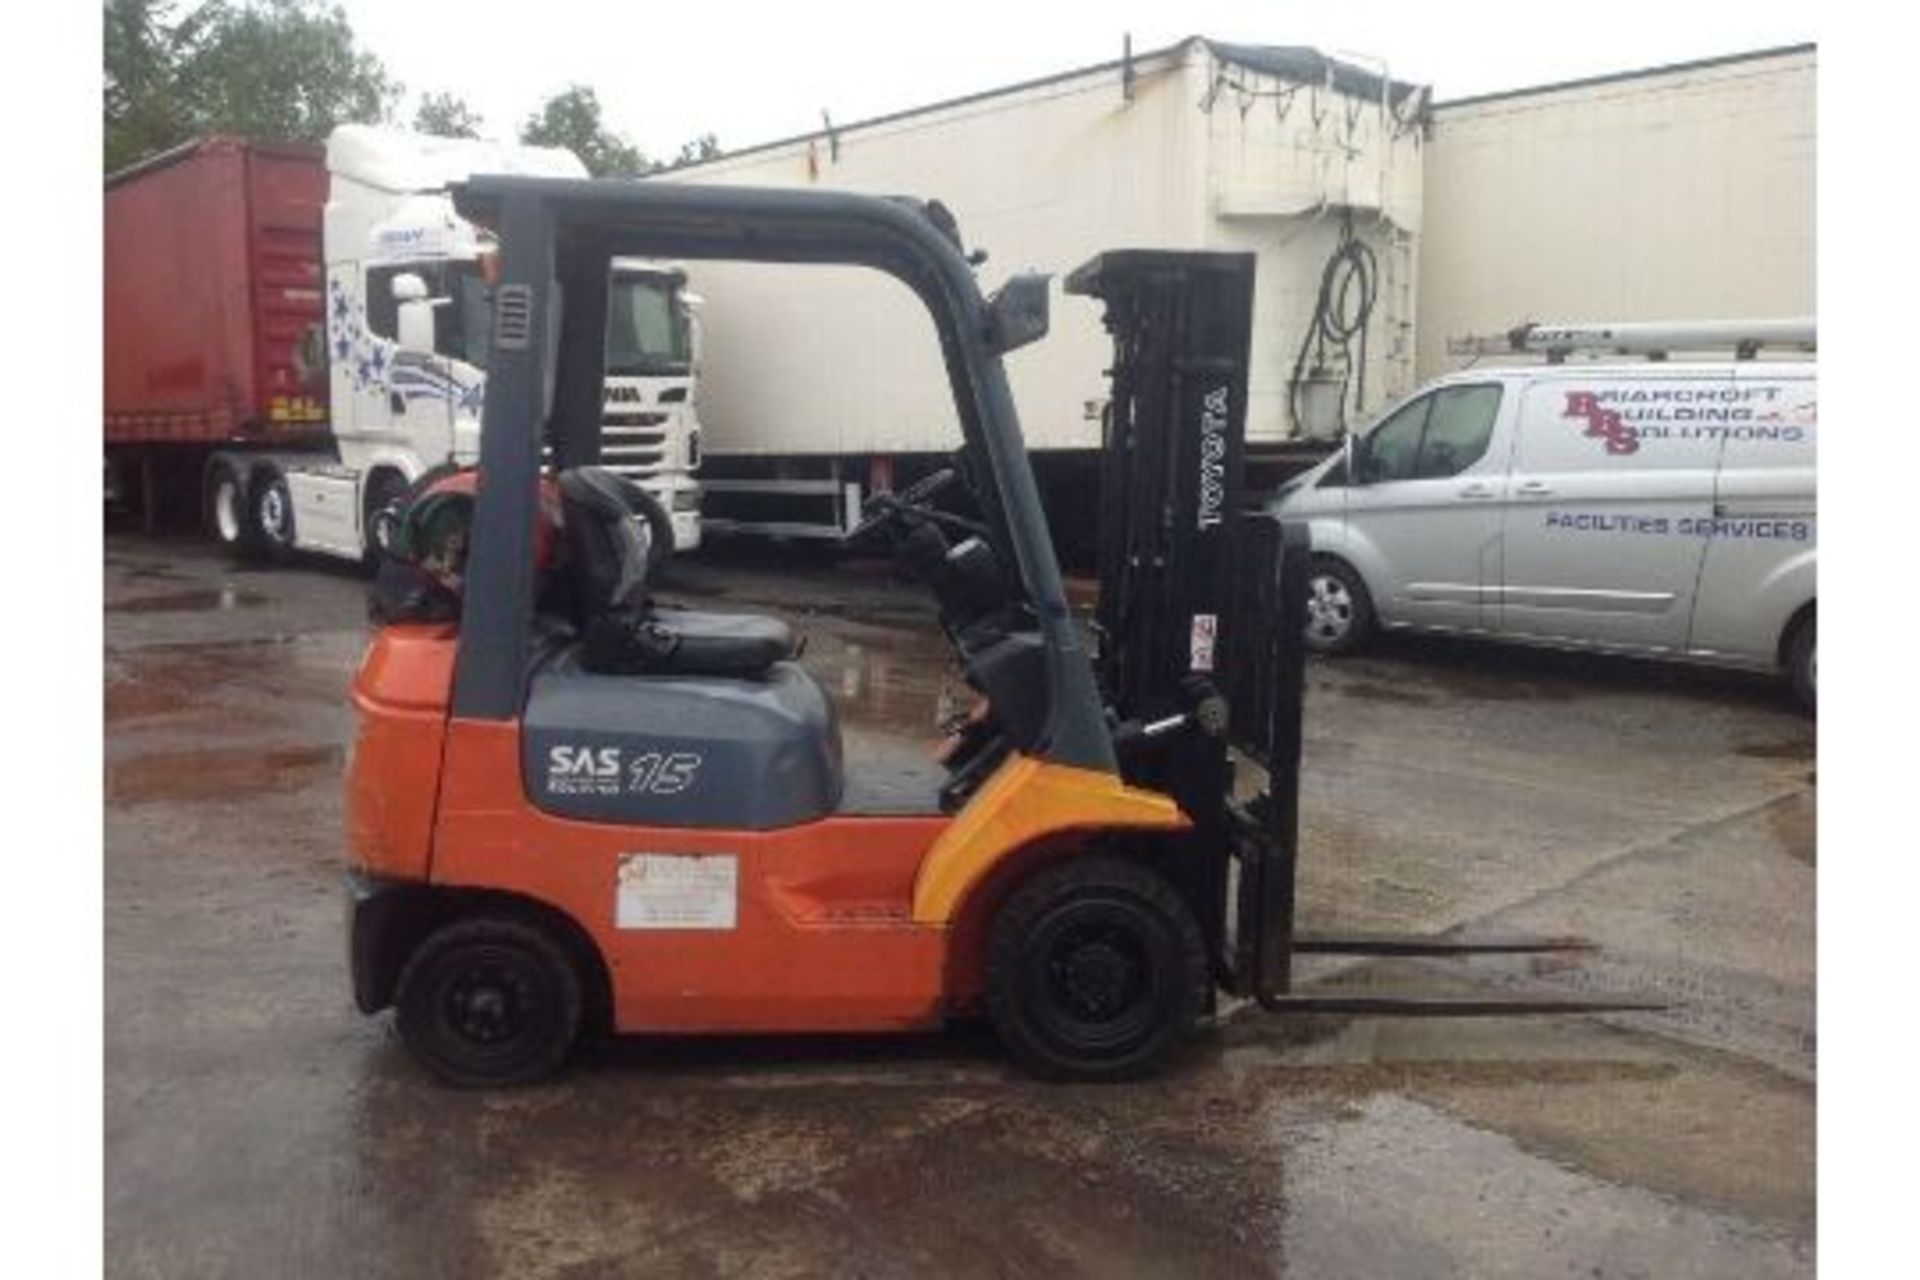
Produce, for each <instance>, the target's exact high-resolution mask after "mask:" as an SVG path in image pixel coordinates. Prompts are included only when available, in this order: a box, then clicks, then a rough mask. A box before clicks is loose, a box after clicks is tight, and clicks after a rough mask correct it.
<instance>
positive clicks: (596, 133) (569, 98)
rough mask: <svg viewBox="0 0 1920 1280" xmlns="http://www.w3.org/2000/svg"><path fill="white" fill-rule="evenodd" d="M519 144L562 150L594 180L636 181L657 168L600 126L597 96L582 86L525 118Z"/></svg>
mask: <svg viewBox="0 0 1920 1280" xmlns="http://www.w3.org/2000/svg"><path fill="white" fill-rule="evenodd" d="M520 141H522V142H526V143H531V144H533V145H534V146H540V147H565V148H566V149H567V150H569V151H571V152H573V154H575V155H577V156H579V157H580V163H582V164H584V165H586V166H587V172H588V173H591V174H592V175H593V176H594V177H596V178H636V177H639V176H640V175H642V174H645V173H651V172H652V171H653V170H654V169H657V168H658V167H659V166H658V165H656V164H654V163H653V162H652V161H651V160H649V159H647V157H646V156H644V155H642V154H641V153H640V149H639V148H638V147H635V146H634V145H633V144H632V143H631V142H628V141H627V140H626V139H625V138H623V137H621V136H620V135H619V134H617V133H614V132H612V131H610V130H608V129H607V128H606V127H605V126H604V125H603V124H601V122H600V98H599V95H597V94H595V93H594V91H593V90H592V89H589V88H588V87H587V86H585V85H583V84H575V85H569V86H567V88H566V90H565V91H564V92H561V93H556V94H554V95H553V97H551V98H549V99H547V101H546V104H545V105H544V106H542V107H541V108H540V110H538V111H536V112H534V113H533V114H532V115H530V116H528V117H527V122H526V123H525V124H524V125H522V126H521V127H520Z"/></svg>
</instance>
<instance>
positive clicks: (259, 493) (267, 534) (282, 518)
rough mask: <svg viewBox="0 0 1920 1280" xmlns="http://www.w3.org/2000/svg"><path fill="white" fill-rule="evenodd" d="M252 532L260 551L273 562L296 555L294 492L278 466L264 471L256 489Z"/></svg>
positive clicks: (262, 470) (262, 469) (266, 468)
mask: <svg viewBox="0 0 1920 1280" xmlns="http://www.w3.org/2000/svg"><path fill="white" fill-rule="evenodd" d="M251 507H252V514H253V519H252V521H251V526H252V527H251V532H252V534H253V538H254V541H255V542H256V543H257V544H258V546H259V547H260V549H261V550H262V551H264V552H266V553H267V556H268V557H269V558H270V559H273V560H281V561H284V560H286V559H287V558H288V557H290V556H292V555H293V493H292V491H291V490H289V489H288V488H287V478H286V477H285V476H284V475H282V474H281V473H280V469H279V468H278V467H273V466H264V467H262V468H260V478H259V480H257V481H256V482H255V483H254V486H253V502H252V504H251Z"/></svg>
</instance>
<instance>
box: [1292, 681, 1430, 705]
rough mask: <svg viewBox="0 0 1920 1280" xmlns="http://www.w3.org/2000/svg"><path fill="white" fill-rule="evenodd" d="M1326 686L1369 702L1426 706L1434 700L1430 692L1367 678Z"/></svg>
mask: <svg viewBox="0 0 1920 1280" xmlns="http://www.w3.org/2000/svg"><path fill="white" fill-rule="evenodd" d="M1316 687H1318V686H1316ZM1326 687H1327V688H1328V689H1330V690H1332V689H1335V688H1337V691H1338V692H1340V693H1342V694H1345V695H1346V696H1347V697H1349V698H1364V699H1366V700H1367V701H1369V702H1397V703H1400V704H1402V705H1405V706H1414V707H1427V706H1432V705H1433V703H1434V701H1435V699H1434V698H1433V697H1432V695H1430V694H1425V693H1420V692H1418V691H1416V690H1413V689H1407V688H1403V687H1401V686H1400V685H1397V684H1380V683H1376V682H1373V681H1367V680H1360V681H1355V682H1354V683H1352V684H1347V685H1340V686H1333V685H1328V686H1326Z"/></svg>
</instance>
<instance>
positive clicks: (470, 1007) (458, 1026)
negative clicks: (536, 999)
mask: <svg viewBox="0 0 1920 1280" xmlns="http://www.w3.org/2000/svg"><path fill="white" fill-rule="evenodd" d="M531 1003H532V992H531V990H530V989H529V988H528V986H527V983H526V982H525V980H524V979H519V978H516V977H515V976H514V975H511V974H507V973H502V972H499V971H496V970H482V971H477V972H475V973H471V974H468V975H466V976H465V977H463V978H461V979H460V980H459V981H457V982H455V983H454V984H453V985H452V986H451V987H450V988H449V989H448V992H447V1010H446V1011H447V1022H448V1024H449V1025H450V1026H452V1028H453V1029H454V1030H455V1031H457V1032H459V1034H460V1035H461V1036H462V1037H464V1038H465V1039H467V1040H468V1041H471V1042H472V1043H474V1044H480V1045H497V1044H501V1043H504V1042H506V1041H509V1040H512V1039H514V1038H515V1037H517V1036H519V1035H520V1034H522V1033H523V1032H524V1030H525V1029H526V1025H527V1013H528V1010H529V1007H530V1005H531Z"/></svg>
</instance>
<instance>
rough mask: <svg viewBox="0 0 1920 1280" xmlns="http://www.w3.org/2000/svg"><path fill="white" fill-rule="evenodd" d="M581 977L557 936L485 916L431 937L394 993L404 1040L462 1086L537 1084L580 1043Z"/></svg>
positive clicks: (422, 1058) (432, 1067) (433, 1068)
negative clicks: (534, 1082)
mask: <svg viewBox="0 0 1920 1280" xmlns="http://www.w3.org/2000/svg"><path fill="white" fill-rule="evenodd" d="M580 1005H581V996H580V976H579V974H578V973H576V972H575V970H574V967H573V964H572V963H571V962H570V961H569V960H568V959H567V955H566V952H565V951H564V950H562V949H561V947H560V945H559V944H558V943H557V942H555V941H554V940H553V939H552V938H551V937H549V936H548V934H547V933H546V932H545V931H544V930H542V929H540V928H538V927H536V926H534V925H531V924H527V923H525V922H523V921H520V920H515V919H509V918H505V917H498V916H482V917H477V918H474V919H468V920H461V921H457V922H455V923H453V924H450V925H447V926H446V927H444V928H442V929H440V930H439V931H438V932H435V933H433V934H430V935H428V937H427V940H426V941H425V942H422V943H421V944H420V947H419V949H418V950H416V951H415V952H414V953H413V955H412V957H411V958H409V959H408V961H407V964H406V968H404V969H403V970H401V973H400V983H399V986H398V987H397V988H396V989H395V991H394V1007H395V1009H396V1012H397V1021H398V1023H399V1026H400V1038H401V1039H402V1040H403V1041H405V1042H406V1046H407V1048H408V1049H410V1050H412V1051H413V1053H414V1056H416V1057H418V1058H419V1059H420V1061H421V1062H423V1063H425V1064H426V1066H427V1067H428V1069H430V1070H431V1071H433V1073H434V1074H435V1075H438V1076H440V1077H441V1078H442V1079H444V1080H447V1081H449V1082H451V1083H453V1084H457V1085H468V1086H506V1085H520V1084H530V1083H532V1082H533V1081H535V1080H539V1079H542V1078H544V1077H546V1076H549V1075H551V1074H553V1073H554V1072H555V1071H557V1070H559V1068H560V1065H561V1064H562V1063H564V1062H565V1061H566V1060H567V1055H568V1054H569V1053H571V1052H572V1050H573V1046H574V1042H575V1041H576V1040H577V1039H578V1038H579V1035H580V1022H581V1013H580Z"/></svg>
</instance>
